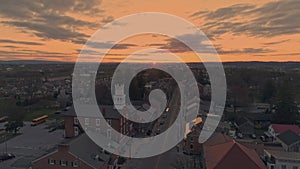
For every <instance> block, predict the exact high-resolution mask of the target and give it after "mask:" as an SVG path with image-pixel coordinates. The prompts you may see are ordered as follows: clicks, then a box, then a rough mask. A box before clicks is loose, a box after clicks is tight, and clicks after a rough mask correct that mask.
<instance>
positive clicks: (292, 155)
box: [265, 149, 300, 169]
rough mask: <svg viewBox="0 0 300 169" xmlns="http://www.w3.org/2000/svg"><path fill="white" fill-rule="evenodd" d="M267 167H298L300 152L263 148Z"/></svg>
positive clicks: (296, 168) (286, 168)
mask: <svg viewBox="0 0 300 169" xmlns="http://www.w3.org/2000/svg"><path fill="white" fill-rule="evenodd" d="M265 162H266V164H267V167H268V169H299V168H300V153H296V152H286V151H281V150H272V149H271V150H268V149H267V150H265Z"/></svg>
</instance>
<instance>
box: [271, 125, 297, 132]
mask: <svg viewBox="0 0 300 169" xmlns="http://www.w3.org/2000/svg"><path fill="white" fill-rule="evenodd" d="M271 126H272V128H273V129H274V131H275V133H283V132H286V131H288V130H291V131H293V132H295V133H296V134H298V135H300V128H299V126H297V125H291V124H272V125H271Z"/></svg>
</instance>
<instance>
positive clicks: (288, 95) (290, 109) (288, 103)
mask: <svg viewBox="0 0 300 169" xmlns="http://www.w3.org/2000/svg"><path fill="white" fill-rule="evenodd" d="M297 114H298V111H297V105H296V103H295V99H294V95H293V89H292V85H291V84H290V82H289V81H287V80H286V81H284V83H283V84H282V85H281V87H280V88H279V91H278V95H277V110H276V115H275V120H276V122H277V123H284V124H294V123H295V122H296V120H297Z"/></svg>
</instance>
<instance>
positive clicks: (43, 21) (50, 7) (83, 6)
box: [0, 0, 102, 43]
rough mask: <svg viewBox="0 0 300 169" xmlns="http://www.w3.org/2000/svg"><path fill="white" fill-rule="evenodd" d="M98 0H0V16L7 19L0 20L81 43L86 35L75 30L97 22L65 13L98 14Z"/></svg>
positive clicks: (52, 36)
mask: <svg viewBox="0 0 300 169" xmlns="http://www.w3.org/2000/svg"><path fill="white" fill-rule="evenodd" d="M100 3H101V0H86V1H75V0H63V1H62V0H40V1H31V0H22V1H18V0H9V1H6V0H0V4H1V5H0V17H2V18H3V19H6V21H2V22H1V23H2V24H6V25H10V26H13V27H17V28H20V29H21V31H23V32H29V33H33V34H34V35H36V36H38V37H41V38H43V39H55V40H61V41H73V42H74V43H84V42H85V39H86V38H87V35H85V34H83V33H79V32H78V31H77V30H79V29H80V28H83V27H89V28H90V27H95V26H97V24H96V23H91V22H88V21H83V20H79V19H77V18H73V17H70V16H68V15H67V13H71V12H72V13H77V14H79V15H91V16H93V17H95V16H99V15H100V14H101V13H102V10H101V9H99V4H100Z"/></svg>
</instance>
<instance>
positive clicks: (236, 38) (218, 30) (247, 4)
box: [0, 0, 300, 62]
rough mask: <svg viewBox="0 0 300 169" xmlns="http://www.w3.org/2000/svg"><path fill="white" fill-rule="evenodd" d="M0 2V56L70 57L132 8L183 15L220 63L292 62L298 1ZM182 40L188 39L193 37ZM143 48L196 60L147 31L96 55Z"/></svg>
mask: <svg viewBox="0 0 300 169" xmlns="http://www.w3.org/2000/svg"><path fill="white" fill-rule="evenodd" d="M0 3H1V5H0V60H51V61H64V62H75V61H76V60H77V58H78V54H79V52H80V51H81V50H82V48H83V46H84V44H85V43H86V42H87V40H88V39H89V38H90V37H91V36H92V35H93V34H94V33H95V32H96V31H97V30H98V29H101V28H102V27H103V26H104V25H105V24H108V23H110V22H112V21H115V20H117V19H118V18H120V17H123V16H126V15H130V14H135V13H139V12H163V13H169V14H172V15H176V16H178V17H181V18H184V19H185V20H187V21H189V22H191V23H193V24H194V25H196V26H197V27H198V28H199V29H201V30H202V31H203V32H204V33H205V34H206V35H207V37H208V38H209V40H210V41H211V43H212V44H213V45H214V47H215V48H216V50H217V52H218V54H219V57H220V58H221V61H223V62H233V61H266V62H267V61H278V62H280V61H282V62H285V61H300V48H299V47H298V46H299V45H300V22H299V18H300V1H299V0H239V1H238V0H222V1H220V0H209V1H208V0H188V1H187V0H151V1H144V0H113V1H112V0H85V1H75V0H64V1H61V0H39V1H32V0H23V1H18V0H9V1H7V0H0ZM170 29H172V28H170ZM186 39H187V40H190V41H191V42H194V41H196V40H195V39H196V38H195V37H193V36H187V37H186ZM107 43H109V42H107ZM195 43H197V42H195ZM103 46H107V45H106V44H102V46H101V47H103ZM149 47H152V48H157V49H166V50H169V51H170V52H172V53H174V54H176V55H178V56H180V57H181V58H183V60H184V61H186V62H197V61H199V60H197V59H196V57H195V54H194V52H193V51H192V50H191V49H189V48H187V47H186V46H185V45H184V44H183V43H182V42H180V41H178V40H176V39H174V38H171V37H168V36H162V35H153V34H151V35H149V34H145V35H139V36H133V37H129V38H127V39H124V40H123V41H121V42H119V43H118V44H116V45H115V46H114V48H113V49H111V50H110V51H109V53H108V54H107V55H106V57H105V59H104V60H105V61H108V62H120V61H122V60H123V59H124V58H125V57H127V56H128V55H131V54H132V53H135V52H137V51H139V50H142V49H146V48H149ZM139 61H142V59H140V60H139Z"/></svg>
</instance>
